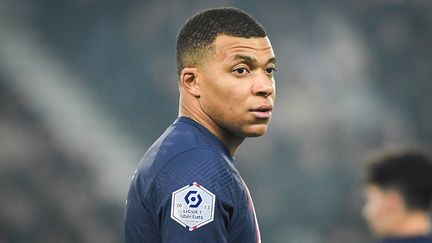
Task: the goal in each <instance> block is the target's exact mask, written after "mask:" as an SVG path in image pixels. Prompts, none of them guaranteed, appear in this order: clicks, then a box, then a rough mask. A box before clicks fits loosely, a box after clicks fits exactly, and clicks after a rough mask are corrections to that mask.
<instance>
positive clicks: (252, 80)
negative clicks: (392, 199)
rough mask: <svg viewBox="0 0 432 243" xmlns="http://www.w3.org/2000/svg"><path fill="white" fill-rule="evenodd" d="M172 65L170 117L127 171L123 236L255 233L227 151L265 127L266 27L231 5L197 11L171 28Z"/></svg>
mask: <svg viewBox="0 0 432 243" xmlns="http://www.w3.org/2000/svg"><path fill="white" fill-rule="evenodd" d="M177 68H178V70H177V71H178V75H179V90H180V106H179V118H178V119H177V120H176V121H175V122H174V124H173V125H171V126H170V127H169V128H168V129H167V130H166V131H165V133H164V134H163V135H162V136H161V137H160V138H159V139H158V140H157V141H156V142H155V143H154V144H153V145H152V146H151V147H150V148H149V150H148V151H147V153H146V154H145V155H144V157H143V159H142V160H141V161H140V164H139V166H138V169H137V171H136V172H135V175H134V177H133V179H132V182H131V185H130V189H129V194H128V198H127V204H126V216H125V238H126V242H127V243H132V242H141V243H142V242H151V243H157V242H177V243H178V242H189V243H191V242H208V243H210V242H245V243H247V242H250V243H252V242H254V243H256V242H260V241H261V240H260V232H259V227H258V221H257V219H256V215H255V210H254V206H253V203H252V199H251V196H250V194H249V191H248V189H247V187H246V184H245V183H244V181H243V179H242V178H241V176H240V174H239V172H238V171H237V169H236V168H235V166H234V155H235V153H236V151H237V149H238V147H239V145H240V144H241V143H242V142H243V140H244V139H245V138H246V137H257V136H261V135H263V134H264V133H265V132H266V130H267V126H268V123H269V121H270V118H271V115H272V110H273V105H274V99H275V81H274V77H273V74H274V72H275V56H274V53H273V49H272V46H271V44H270V41H269V39H268V37H267V34H266V31H265V29H264V28H263V27H262V26H261V25H260V24H259V23H257V22H256V21H255V20H254V19H253V18H252V17H251V16H249V15H248V14H246V13H245V12H243V11H241V10H239V9H235V8H218V9H210V10H205V11H202V12H200V13H198V14H197V15H195V16H193V17H192V18H190V19H189V20H188V21H187V22H186V23H185V24H184V26H183V27H182V29H181V30H180V33H179V35H178V37H177ZM155 108H156V107H155Z"/></svg>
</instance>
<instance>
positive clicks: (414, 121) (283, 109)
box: [0, 0, 432, 243]
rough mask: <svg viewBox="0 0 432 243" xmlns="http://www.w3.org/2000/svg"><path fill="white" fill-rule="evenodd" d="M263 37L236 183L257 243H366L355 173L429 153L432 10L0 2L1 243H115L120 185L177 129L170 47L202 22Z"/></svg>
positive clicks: (383, 3)
mask: <svg viewBox="0 0 432 243" xmlns="http://www.w3.org/2000/svg"><path fill="white" fill-rule="evenodd" d="M216 6H235V7H240V8H242V9H244V10H246V11H247V12H249V13H251V14H252V15H253V16H255V17H256V18H257V19H258V21H259V22H261V23H262V24H263V25H264V26H265V27H266V28H267V30H268V32H269V36H270V38H271V41H272V44H273V47H274V49H275V52H276V54H277V58H278V72H277V74H276V75H277V77H276V78H277V88H278V97H277V107H276V111H275V112H274V117H273V120H272V124H271V126H270V130H269V132H268V134H267V135H266V136H265V137H263V138H259V139H249V140H247V141H246V142H245V143H244V144H243V145H242V147H241V148H240V150H239V154H238V155H237V160H238V168H239V170H240V171H241V173H242V174H243V176H244V179H245V180H246V181H247V183H248V184H249V187H250V189H251V193H252V195H253V197H254V201H255V206H256V209H257V213H258V217H259V222H260V226H261V231H262V238H263V242H273V243H283V242H294V243H323V242H324V243H327V242H328V243H330V242H331V243H338V242H340V243H345V242H348V241H349V242H350V243H360V242H370V240H371V239H370V236H369V232H368V231H367V227H366V225H365V223H364V222H363V220H362V218H361V206H362V203H363V198H362V189H361V172H362V167H363V165H362V164H361V159H362V158H363V156H364V154H365V153H368V152H369V151H370V150H372V149H376V148H379V147H382V146H389V145H392V144H410V143H425V142H430V141H431V139H432V96H431V91H432V82H431V81H432V80H431V77H432V44H431V43H432V14H431V12H432V1H427V0H424V1H416V0H412V1H403V0H364V1H352V0H351V1H342V0H340V1H336V0H329V1H302V0H290V1H283V0H268V1H246V0H232V1H198V0H190V1H189V0H188V1H186V0H184V1H143V0H140V1H138V0H126V1H115V0H104V1H102V0H64V1H57V0H0V92H1V93H0V94H1V96H0V160H1V162H0V200H1V201H0V202H1V203H0V242H1V243H3V242H11V243H15V242H35V243H37V242H45V243H47V242H48V243H49V242H56V243H58V242H65V243H69V242H92V243H93V242H106V243H110V242H113V243H114V242H122V241H123V207H124V203H125V198H126V193H127V188H128V184H129V180H130V178H131V176H132V173H133V171H134V169H135V166H136V165H137V163H138V161H139V159H140V158H141V156H142V154H143V153H144V152H145V150H146V149H147V148H148V147H149V146H150V145H151V143H152V142H153V141H154V140H155V139H156V138H157V137H158V136H159V135H160V134H161V133H162V132H163V131H164V130H165V128H166V127H167V126H169V125H170V124H171V123H172V122H173V120H174V119H175V118H176V116H177V106H178V105H177V104H178V103H177V101H178V95H177V92H178V91H177V84H176V82H177V77H176V72H175V55H174V52H175V50H174V49H175V38H176V34H177V31H178V30H179V28H180V27H181V25H182V24H183V22H184V21H185V20H186V19H187V18H189V17H190V16H191V15H193V14H194V13H196V12H198V11H200V10H202V9H204V8H208V7H216Z"/></svg>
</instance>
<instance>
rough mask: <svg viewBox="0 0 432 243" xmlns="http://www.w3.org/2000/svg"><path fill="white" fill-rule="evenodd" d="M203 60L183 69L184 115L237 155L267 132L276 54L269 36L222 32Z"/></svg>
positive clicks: (181, 103)
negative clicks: (246, 141) (240, 148)
mask: <svg viewBox="0 0 432 243" xmlns="http://www.w3.org/2000/svg"><path fill="white" fill-rule="evenodd" d="M208 52H209V53H207V55H206V57H205V58H204V60H202V61H201V63H200V64H198V65H197V66H196V67H187V68H184V69H183V70H182V72H181V74H180V109H179V110H180V111H179V115H180V116H186V117H190V118H192V119H193V120H195V121H197V122H199V123H200V124H202V125H203V126H205V127H206V128H207V129H209V131H210V132H212V133H213V134H214V135H216V136H217V137H218V138H219V139H220V140H221V141H222V142H223V143H224V144H225V146H226V147H227V148H228V150H229V151H230V152H231V154H232V155H234V154H235V152H236V151H237V148H238V146H239V145H240V144H241V143H242V142H243V140H244V139H245V138H246V137H256V136H261V135H263V134H264V133H265V132H266V130H267V127H268V123H269V122H270V119H271V116H272V110H273V107H274V100H275V96H276V93H275V91H276V87H275V80H274V77H273V74H274V71H275V62H276V61H275V55H274V53H273V49H272V46H271V44H270V41H269V39H268V38H267V37H264V38H240V37H231V36H226V35H220V36H218V37H217V38H216V39H215V41H214V42H213V43H212V46H211V48H210V49H209V51H208Z"/></svg>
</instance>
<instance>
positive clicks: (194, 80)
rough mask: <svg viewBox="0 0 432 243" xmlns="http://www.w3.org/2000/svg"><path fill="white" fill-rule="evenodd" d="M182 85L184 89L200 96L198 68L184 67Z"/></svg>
mask: <svg viewBox="0 0 432 243" xmlns="http://www.w3.org/2000/svg"><path fill="white" fill-rule="evenodd" d="M180 86H181V88H182V89H183V90H185V91H186V92H188V93H190V94H191V95H193V96H195V97H197V98H199V97H200V95H201V94H200V87H199V82H198V72H197V69H196V68H184V69H183V70H182V72H181V74H180Z"/></svg>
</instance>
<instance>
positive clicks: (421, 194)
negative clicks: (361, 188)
mask: <svg viewBox="0 0 432 243" xmlns="http://www.w3.org/2000/svg"><path fill="white" fill-rule="evenodd" d="M429 156H430V155H429V154H427V152H426V150H425V151H422V150H419V149H410V150H408V149H406V150H400V151H388V152H383V153H380V154H379V156H376V157H375V158H373V159H371V160H370V161H369V164H368V167H367V177H366V178H367V187H366V204H365V206H364V209H363V213H364V217H365V218H366V220H367V222H368V224H369V226H370V228H371V230H372V232H373V233H374V234H375V235H376V236H377V237H378V238H380V240H381V242H385V243H393V242H394V243H396V242H399V243H409V242H412V243H414V242H416V243H422V242H432V236H431V231H430V230H431V228H430V227H431V221H430V218H429V210H430V206H431V201H432V160H431V158H430V157H429Z"/></svg>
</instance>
